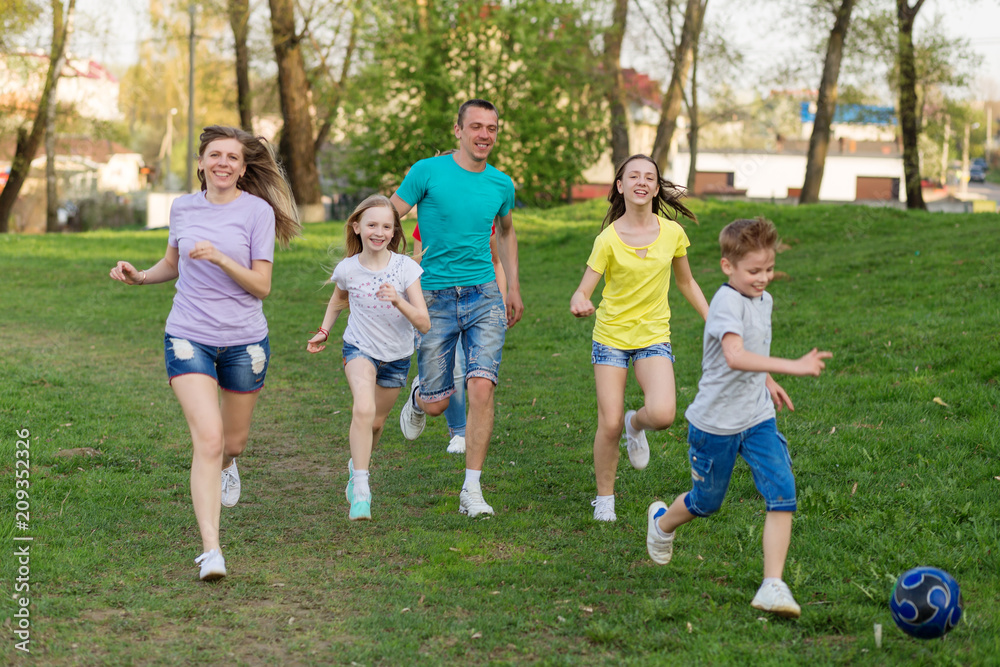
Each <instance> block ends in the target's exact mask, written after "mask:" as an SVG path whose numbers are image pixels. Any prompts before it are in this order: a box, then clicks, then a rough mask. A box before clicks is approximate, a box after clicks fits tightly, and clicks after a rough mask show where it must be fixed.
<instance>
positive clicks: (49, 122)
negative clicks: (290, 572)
mask: <svg viewBox="0 0 1000 667" xmlns="http://www.w3.org/2000/svg"><path fill="white" fill-rule="evenodd" d="M71 9H72V8H71ZM71 19H72V15H70V16H67V17H65V20H64V18H63V6H62V2H61V1H60V0H55V2H53V3H52V29H53V34H57V33H58V32H59V31H63V32H64V36H63V44H64V45H65V42H66V41H67V40H68V39H69V35H70V34H71V33H72V31H73V29H72V27H71V26H72V21H71ZM64 24H65V25H64ZM65 62H66V49H65V48H63V49H62V52H61V53H59V55H58V57H57V58H56V61H55V64H54V66H53V71H54V72H55V81H53V83H52V91H53V92H52V94H51V95H49V97H48V100H46V105H45V231H47V232H54V231H57V230H58V228H59V190H58V188H57V186H56V95H55V90H56V86H57V85H58V83H59V74H60V72H62V68H63V65H64V64H65Z"/></svg>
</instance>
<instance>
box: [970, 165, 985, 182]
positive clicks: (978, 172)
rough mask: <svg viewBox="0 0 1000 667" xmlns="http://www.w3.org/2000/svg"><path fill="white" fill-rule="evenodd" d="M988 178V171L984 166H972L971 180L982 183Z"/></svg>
mask: <svg viewBox="0 0 1000 667" xmlns="http://www.w3.org/2000/svg"><path fill="white" fill-rule="evenodd" d="M985 180H986V172H985V171H984V170H983V168H982V167H972V168H971V169H969V182H971V183H982V182H984V181H985Z"/></svg>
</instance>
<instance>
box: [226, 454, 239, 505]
mask: <svg viewBox="0 0 1000 667" xmlns="http://www.w3.org/2000/svg"><path fill="white" fill-rule="evenodd" d="M239 499H240V471H239V470H237V469H236V459H233V462H232V463H231V464H230V465H229V467H228V468H226V469H225V470H223V471H222V504H223V505H225V506H226V507H232V506H233V505H235V504H236V503H237V502H239Z"/></svg>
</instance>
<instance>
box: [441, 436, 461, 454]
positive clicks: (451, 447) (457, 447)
mask: <svg viewBox="0 0 1000 667" xmlns="http://www.w3.org/2000/svg"><path fill="white" fill-rule="evenodd" d="M445 451H446V452H448V453H449V454H464V453H465V436H464V435H456V436H453V437H452V439H451V442H449V443H448V449H446V450H445Z"/></svg>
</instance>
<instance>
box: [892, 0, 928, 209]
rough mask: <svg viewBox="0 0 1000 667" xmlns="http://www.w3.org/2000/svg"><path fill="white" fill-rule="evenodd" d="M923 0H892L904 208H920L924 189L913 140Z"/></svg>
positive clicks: (916, 128) (916, 123)
mask: <svg viewBox="0 0 1000 667" xmlns="http://www.w3.org/2000/svg"><path fill="white" fill-rule="evenodd" d="M923 4H924V0H917V2H916V4H914V5H913V6H912V7H910V6H909V4H908V3H907V0H896V17H897V18H898V20H899V42H898V43H899V51H898V53H897V58H898V61H899V127H900V131H901V132H902V135H903V174H904V176H905V178H906V208H908V209H924V210H926V208H927V205H926V204H924V193H923V190H922V189H921V187H920V154H919V153H918V152H917V140H918V138H919V137H920V123H919V119H918V111H917V66H916V62H915V58H914V55H913V22H914V20H915V19H916V18H917V12H919V11H920V7H921V6H922V5H923Z"/></svg>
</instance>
